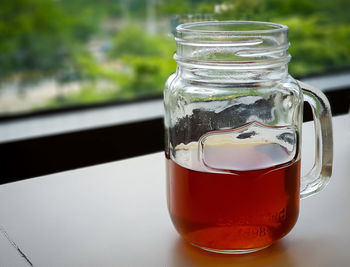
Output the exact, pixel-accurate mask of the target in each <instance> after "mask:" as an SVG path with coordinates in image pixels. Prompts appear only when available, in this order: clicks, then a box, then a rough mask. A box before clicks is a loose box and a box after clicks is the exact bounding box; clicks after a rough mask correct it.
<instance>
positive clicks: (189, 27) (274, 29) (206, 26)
mask: <svg viewBox="0 0 350 267" xmlns="http://www.w3.org/2000/svg"><path fill="white" fill-rule="evenodd" d="M239 26H241V28H242V29H241V30H240V29H238V30H237V28H238V27H239ZM242 26H243V27H242ZM219 27H222V28H223V30H220V29H215V28H219ZM230 27H232V30H227V29H225V28H228V29H229V28H230ZM249 27H251V29H248V30H247V29H246V28H249ZM254 27H256V28H255V29H254ZM235 28H236V29H235ZM285 31H288V26H286V25H283V24H279V23H273V22H263V21H249V20H246V21H245V20H226V21H204V22H191V23H185V24H180V25H178V26H177V27H176V33H177V34H180V35H182V34H189V33H190V34H195V35H201V34H205V35H206V34H215V35H221V34H223V35H227V34H237V35H239V34H264V35H265V34H274V33H278V32H285Z"/></svg>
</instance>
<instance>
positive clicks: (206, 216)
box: [166, 143, 300, 250]
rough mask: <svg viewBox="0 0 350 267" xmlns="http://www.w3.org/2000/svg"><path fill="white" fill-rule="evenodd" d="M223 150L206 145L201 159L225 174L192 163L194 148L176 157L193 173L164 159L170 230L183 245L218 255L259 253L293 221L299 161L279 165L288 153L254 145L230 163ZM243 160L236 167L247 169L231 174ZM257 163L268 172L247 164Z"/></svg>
mask: <svg viewBox="0 0 350 267" xmlns="http://www.w3.org/2000/svg"><path fill="white" fill-rule="evenodd" d="M194 147H195V146H194ZM222 149H223V148H222V147H220V146H218V147H215V146H211V147H210V150H207V151H206V153H207V155H206V157H207V159H210V165H211V166H212V165H213V166H225V170H224V171H226V173H220V172H216V171H215V170H214V171H213V170H208V168H206V167H201V163H200V162H195V160H194V159H197V158H198V157H197V154H196V153H198V150H197V149H187V150H183V151H181V153H178V155H181V156H184V157H186V158H190V159H191V160H192V163H191V164H192V165H193V166H195V168H190V166H186V167H185V166H184V165H183V164H179V163H177V162H175V161H174V160H172V159H170V158H168V157H167V158H166V166H167V194H168V208H169V211H170V215H171V218H172V221H173V223H174V225H175V228H176V229H177V231H178V232H179V233H180V234H181V235H182V236H183V237H184V238H185V239H186V240H187V241H188V242H190V243H193V244H195V245H198V246H201V247H204V248H210V249H218V250H241V249H253V248H262V247H265V246H267V245H270V244H271V243H273V242H275V241H277V240H279V239H280V238H282V237H283V236H284V235H286V234H287V233H288V232H289V231H290V230H291V229H292V228H293V226H294V224H295V223H296V221H297V218H298V213H299V190H300V189H299V187H300V185H299V180H300V160H294V159H293V160H291V161H288V162H285V163H283V164H280V162H281V160H280V157H283V153H287V152H285V151H286V150H285V149H284V147H283V146H280V145H278V144H275V143H273V144H267V143H263V144H259V143H253V144H249V146H247V149H244V145H240V148H239V150H240V151H239V154H240V155H241V158H240V159H234V160H232V161H230V160H229V159H228V158H227V157H229V155H230V153H229V149H228V148H227V147H226V148H225V153H222V151H223V150H222ZM231 149H233V150H234V146H233V147H231ZM235 151H237V150H235ZM233 154H234V153H233ZM236 154H237V153H236ZM276 155H279V156H278V157H276ZM276 158H279V159H277V160H276ZM286 158H287V157H286ZM242 159H244V160H249V162H250V163H249V164H245V165H244V164H243V165H242V164H241V166H247V170H242V169H240V170H236V169H235V166H237V162H238V161H237V160H242ZM261 160H263V161H264V166H269V167H267V168H260V169H254V168H253V167H252V164H255V163H256V161H261ZM180 162H181V161H180ZM223 162H224V164H223ZM230 162H232V164H233V167H232V168H229V164H230ZM274 163H276V164H274Z"/></svg>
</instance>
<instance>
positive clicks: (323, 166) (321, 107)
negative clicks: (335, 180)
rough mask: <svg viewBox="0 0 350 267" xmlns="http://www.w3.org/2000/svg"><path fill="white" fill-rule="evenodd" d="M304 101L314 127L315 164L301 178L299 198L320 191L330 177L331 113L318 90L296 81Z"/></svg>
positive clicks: (331, 159) (331, 161)
mask: <svg viewBox="0 0 350 267" xmlns="http://www.w3.org/2000/svg"><path fill="white" fill-rule="evenodd" d="M298 84H299V86H300V87H301V89H302V90H303V95H304V101H306V102H308V103H309V104H310V106H311V109H312V115H313V119H314V127H315V163H314V166H313V167H312V169H311V170H310V171H309V172H308V174H306V175H305V176H303V177H302V178H301V191H300V197H301V198H305V197H308V196H310V195H313V194H315V193H317V192H319V191H321V190H322V189H323V188H324V187H325V186H326V185H327V184H328V182H329V179H330V178H331V175H332V163H333V132H332V113H331V107H330V104H329V102H328V99H327V97H326V96H325V95H324V94H323V93H322V92H321V91H320V90H318V89H316V88H314V87H312V86H310V85H308V84H305V83H303V82H300V81H298Z"/></svg>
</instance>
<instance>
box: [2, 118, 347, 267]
mask: <svg viewBox="0 0 350 267" xmlns="http://www.w3.org/2000/svg"><path fill="white" fill-rule="evenodd" d="M333 123H334V152H335V154H334V171H333V176H332V179H331V183H330V184H329V185H328V186H327V188H326V189H325V190H324V191H322V192H321V193H319V194H317V195H315V196H312V197H309V198H307V199H304V200H302V201H301V211H300V216H299V220H298V222H297V225H296V226H295V228H294V229H293V230H292V232H290V233H289V234H288V235H287V236H286V237H285V238H283V239H282V240H281V241H279V242H277V243H276V244H274V245H272V246H271V247H269V248H267V249H265V250H263V251H261V252H257V253H252V254H246V255H220V254H213V253H210V252H205V251H202V250H200V249H197V248H194V247H192V246H190V245H188V244H186V243H185V242H184V241H183V240H182V239H181V238H180V237H179V236H178V234H177V233H176V231H175V230H174V228H173V226H172V223H171V221H170V218H169V215H168V211H167V206H166V195H165V162H164V154H163V153H155V154H150V155H147V156H142V157H137V158H132V159H127V160H122V161H116V162H112V163H107V164H101V165H97V166H92V167H87V168H81V169H77V170H73V171H67V172H61V173H57V174H52V175H47V176H42V177H38V178H33V179H29V180H25V181H20V182H16V183H10V184H5V185H1V186H0V267H12V266H13V267H21V266H30V264H29V263H28V262H27V261H26V260H25V259H24V258H23V257H22V256H21V254H20V253H19V251H18V250H16V249H15V248H14V244H16V245H17V246H18V247H19V249H20V250H21V251H22V252H23V254H25V255H26V257H27V258H28V260H29V261H30V262H31V263H32V265H33V266H40V267H44V266H45V267H51V266H52V267H56V266H59V267H80V266H84V267H90V266H94V267H95V266H103V267H109V266H113V267H114V266H168V267H175V266H176V267H187V266H284V267H288V266H337V267H338V266H340V267H341V266H350V116H349V115H345V116H339V117H335V118H334V120H333ZM313 140H314V137H313V127H312V124H311V123H306V124H304V127H303V153H302V159H303V160H302V163H303V167H304V169H306V168H307V167H310V166H311V165H312V162H313V153H314V151H313V147H314V146H313ZM305 166H306V167H305ZM18 167H19V168H20V166H18ZM5 231H6V233H7V237H6V236H5ZM8 239H10V240H12V241H13V244H12V245H11V243H10V241H9V240H8Z"/></svg>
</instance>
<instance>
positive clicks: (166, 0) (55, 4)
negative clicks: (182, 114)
mask: <svg viewBox="0 0 350 267" xmlns="http://www.w3.org/2000/svg"><path fill="white" fill-rule="evenodd" d="M349 10H350V1H349V0H332V1H329V0H284V1H280V0H229V1H220V0H190V1H186V0H172V1H170V0H99V1H96V0H2V1H0V117H8V116H12V115H16V114H17V115H18V114H24V113H33V112H38V111H39V112H40V111H44V110H48V109H64V108H67V107H77V106H86V105H96V104H101V103H121V102H123V101H130V100H135V99H146V98H153V97H160V96H161V94H162V90H163V86H164V82H165V81H166V79H167V77H168V76H169V75H170V74H171V73H172V72H174V71H175V68H176V63H175V61H174V60H173V58H172V57H173V54H174V52H175V50H176V47H175V42H174V40H173V36H172V33H173V32H174V29H175V27H176V25H178V24H179V23H183V22H188V21H202V20H213V19H230V20H262V21H272V22H277V23H282V24H285V25H288V26H289V28H290V42H291V44H292V46H291V47H290V50H289V51H290V54H291V55H292V61H291V63H290V65H289V66H290V73H291V74H292V75H293V76H294V77H298V78H300V77H305V76H310V75H316V74H325V73H330V72H338V71H343V70H346V69H348V70H349V69H350V15H349Z"/></svg>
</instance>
